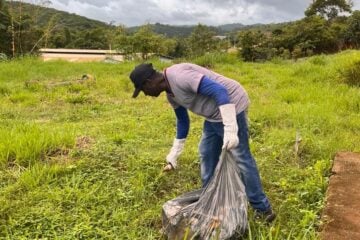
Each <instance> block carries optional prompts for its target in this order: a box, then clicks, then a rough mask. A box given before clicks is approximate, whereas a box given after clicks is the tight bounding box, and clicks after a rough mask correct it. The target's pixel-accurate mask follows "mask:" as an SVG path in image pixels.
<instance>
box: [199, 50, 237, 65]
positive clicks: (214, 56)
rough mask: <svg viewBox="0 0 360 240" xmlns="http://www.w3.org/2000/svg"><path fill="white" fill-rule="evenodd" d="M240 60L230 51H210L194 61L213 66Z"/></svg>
mask: <svg viewBox="0 0 360 240" xmlns="http://www.w3.org/2000/svg"><path fill="white" fill-rule="evenodd" d="M237 61H238V59H237V58H236V55H234V54H228V53H208V54H205V55H203V56H201V57H197V58H195V59H194V60H193V61H192V62H194V63H196V64H197V65H200V66H203V67H208V68H212V67H214V66H215V64H217V63H219V64H234V63H236V62H237Z"/></svg>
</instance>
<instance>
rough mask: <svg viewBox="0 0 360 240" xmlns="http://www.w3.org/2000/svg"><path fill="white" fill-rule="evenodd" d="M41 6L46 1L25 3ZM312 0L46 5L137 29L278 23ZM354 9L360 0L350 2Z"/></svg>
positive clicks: (299, 14)
mask: <svg viewBox="0 0 360 240" xmlns="http://www.w3.org/2000/svg"><path fill="white" fill-rule="evenodd" d="M26 2H30V3H35V4H41V3H44V2H47V1H46V0H26ZM311 2H312V0H135V1H134V0H118V1H116V0H51V3H50V4H48V5H47V6H49V7H52V8H55V9H59V10H63V11H67V12H71V13H76V14H78V15H81V16H85V17H88V18H91V19H96V20H100V21H103V22H106V23H110V22H113V23H114V24H116V25H118V24H122V25H125V26H137V25H142V24H145V23H156V22H159V23H163V24H171V25H194V24H198V23H202V24H206V25H213V26H217V25H222V24H228V23H242V24H255V23H278V22H286V21H292V20H298V19H301V18H303V17H304V11H305V9H306V8H307V7H308V6H309V5H310V3H311ZM353 3H354V7H353V10H359V9H360V0H353Z"/></svg>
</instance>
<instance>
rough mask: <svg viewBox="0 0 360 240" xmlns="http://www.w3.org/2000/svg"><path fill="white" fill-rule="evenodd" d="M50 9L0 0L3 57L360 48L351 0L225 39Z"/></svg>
mask: <svg viewBox="0 0 360 240" xmlns="http://www.w3.org/2000/svg"><path fill="white" fill-rule="evenodd" d="M49 4H50V1H47V0H39V1H37V4H36V5H32V4H25V3H22V2H21V1H20V2H19V1H17V2H13V1H5V0H0V53H2V56H8V57H17V56H22V55H25V54H36V53H37V51H38V49H39V48H81V49H111V50H116V51H118V52H120V53H122V54H124V55H125V56H126V57H127V58H129V59H131V58H133V57H134V56H137V55H136V54H137V53H141V57H142V58H144V59H146V58H148V57H149V56H150V55H152V54H159V55H166V56H171V57H175V58H183V57H189V58H191V57H197V56H201V55H204V54H206V53H209V52H219V51H227V50H228V49H229V48H230V47H235V48H237V49H239V57H241V58H243V59H244V60H245V61H263V60H268V59H271V58H274V57H281V58H285V59H288V58H295V59H297V58H299V57H304V56H311V55H313V54H320V53H332V52H337V51H341V50H344V49H348V48H359V47H360V11H352V6H353V4H352V2H351V1H350V0H313V1H312V3H311V4H310V5H309V7H308V8H307V9H306V11H305V17H304V18H303V19H300V20H298V21H294V22H289V23H284V24H274V25H271V26H272V27H270V28H266V27H259V28H250V29H243V30H240V31H233V32H229V33H227V34H226V38H225V39H223V38H219V37H216V34H217V32H216V30H215V29H214V28H213V27H209V26H206V25H202V24H198V25H197V26H195V27H194V28H193V29H192V31H191V33H190V35H188V36H177V37H168V36H166V35H165V34H158V33H156V32H155V31H154V28H153V25H150V24H146V25H143V26H141V27H139V28H136V30H135V31H131V30H130V29H129V28H126V27H125V26H122V25H119V26H115V25H113V24H112V23H109V24H106V23H102V22H99V21H95V20H89V19H85V18H83V17H79V16H77V15H75V14H69V15H68V16H67V17H65V18H64V17H63V15H61V14H60V13H59V11H55V10H51V9H49V8H44V7H46V6H48V5H49ZM44 9H45V10H44ZM75 23H76V24H75Z"/></svg>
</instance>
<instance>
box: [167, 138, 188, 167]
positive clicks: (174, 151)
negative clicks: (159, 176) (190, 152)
mask: <svg viewBox="0 0 360 240" xmlns="http://www.w3.org/2000/svg"><path fill="white" fill-rule="evenodd" d="M185 140H186V138H184V139H176V138H175V139H174V142H173V145H172V147H171V149H170V152H169V154H168V155H167V156H166V162H167V163H168V165H167V166H165V168H164V171H168V170H171V169H172V168H176V165H177V164H176V162H177V159H178V157H179V156H180V154H181V153H182V151H183V149H184V146H185ZM169 164H170V165H171V167H169Z"/></svg>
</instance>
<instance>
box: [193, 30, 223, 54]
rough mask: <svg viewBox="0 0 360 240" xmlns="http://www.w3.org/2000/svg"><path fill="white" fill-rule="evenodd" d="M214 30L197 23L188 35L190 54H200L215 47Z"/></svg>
mask: <svg viewBox="0 0 360 240" xmlns="http://www.w3.org/2000/svg"><path fill="white" fill-rule="evenodd" d="M214 35H215V32H214V31H212V30H211V29H210V28H209V27H208V26H205V25H202V24H198V25H197V26H196V27H195V28H194V30H193V31H192V33H191V35H190V37H189V46H190V51H191V55H192V56H201V55H204V54H205V53H206V52H210V51H212V50H214V49H215V48H216V42H215V40H214V38H213V37H214Z"/></svg>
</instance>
